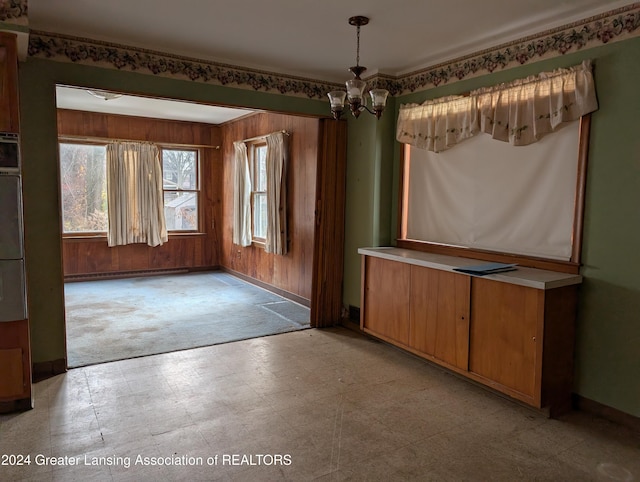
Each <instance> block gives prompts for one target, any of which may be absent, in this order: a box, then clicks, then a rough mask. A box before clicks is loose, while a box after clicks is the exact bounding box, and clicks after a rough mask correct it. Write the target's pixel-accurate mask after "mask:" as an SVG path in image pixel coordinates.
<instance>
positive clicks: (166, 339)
mask: <svg viewBox="0 0 640 482" xmlns="http://www.w3.org/2000/svg"><path fill="white" fill-rule="evenodd" d="M65 308H66V325H67V352H68V365H69V367H79V366H85V365H93V364H96V363H103V362H106V361H114V360H123V359H127V358H132V357H137V356H146V355H151V354H158V353H166V352H171V351H175V350H184V349H189V348H195V347H202V346H208V345H215V344H219V343H227V342H230V341H237V340H244V339H247V338H255V337H260V336H266V335H273V334H276V333H284V332H288V331H295V330H301V329H305V328H309V309H308V308H306V307H304V306H301V305H299V304H297V303H294V302H292V301H289V300H287V299H284V298H282V297H280V296H277V295H275V294H273V293H271V292H269V291H266V290H263V289H261V288H259V287H257V286H254V285H252V284H249V283H246V282H244V281H242V280H240V279H239V278H236V277H234V276H232V275H230V274H228V273H224V272H220V271H214V272H204V273H187V274H178V275H167V276H152V277H143V278H130V279H113V280H99V281H83V282H74V283H66V284H65Z"/></svg>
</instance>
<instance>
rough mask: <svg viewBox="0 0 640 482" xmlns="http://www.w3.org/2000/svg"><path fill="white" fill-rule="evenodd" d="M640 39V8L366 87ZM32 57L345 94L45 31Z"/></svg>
mask: <svg viewBox="0 0 640 482" xmlns="http://www.w3.org/2000/svg"><path fill="white" fill-rule="evenodd" d="M637 36H640V3H634V4H631V5H628V6H626V7H622V8H618V9H616V10H612V11H609V12H605V13H603V14H600V15H597V16H593V17H589V18H586V19H584V20H581V21H578V22H574V23H571V24H567V25H564V26H562V27H558V28H554V29H552V30H547V31H545V32H541V33H539V34H535V35H532V36H529V37H526V38H522V39H519V40H516V41H513V42H509V43H506V44H502V45H499V46H497V47H493V48H491V49H486V50H483V51H479V52H476V53H473V54H470V55H466V56H464V57H460V58H457V59H453V60H451V61H448V62H445V63H441V64H438V65H435V66H431V67H427V68H424V69H421V70H418V71H414V72H411V73H408V74H403V75H400V76H392V75H387V74H382V73H378V74H376V75H374V76H372V77H369V78H368V79H366V80H367V82H368V83H369V85H370V86H371V87H374V86H375V87H378V88H386V89H387V90H389V92H390V93H391V94H392V95H396V96H397V95H403V94H406V93H411V92H417V91H422V90H427V89H430V88H433V87H437V86H438V85H442V84H446V83H452V82H456V81H459V80H463V79H466V78H471V77H475V76H479V75H485V74H489V73H492V72H494V71H496V70H504V69H507V68H511V67H517V66H520V65H524V64H528V63H533V62H537V61H540V60H544V59H548V58H552V57H558V56H562V55H564V54H566V53H569V52H575V51H578V50H585V49H589V48H593V47H596V46H599V45H603V44H607V43H613V42H617V41H621V40H625V39H628V38H632V37H637ZM28 53H29V56H30V57H39V58H45V59H48V60H55V61H60V62H73V63H79V64H85V65H93V66H98V67H103V68H111V69H117V70H125V71H136V72H141V73H147V74H151V75H159V76H163V77H171V78H177V79H182V80H191V81H194V82H204V83H209V84H215V85H222V86H229V87H236V88H241V89H249V90H255V91H263V92H271V93H278V94H282V95H289V96H297V97H306V98H310V99H326V98H327V97H326V94H327V92H329V91H331V90H335V89H336V88H338V89H341V88H342V85H341V84H335V83H330V82H324V81H320V80H313V79H306V78H302V77H296V76H288V75H283V74H276V73H273V72H267V71H261V70H252V69H249V68H244V67H237V66H233V65H228V64H223V63H217V62H210V61H203V60H200V59H194V58H188V57H181V56H177V55H171V54H166V53H162V52H155V51H151V50H145V49H140V48H134V47H129V46H125V45H118V44H112V43H107V42H101V41H97V40H92V39H83V38H77V37H70V36H64V35H59V34H55V33H47V32H39V31H31V33H30V39H29V52H28Z"/></svg>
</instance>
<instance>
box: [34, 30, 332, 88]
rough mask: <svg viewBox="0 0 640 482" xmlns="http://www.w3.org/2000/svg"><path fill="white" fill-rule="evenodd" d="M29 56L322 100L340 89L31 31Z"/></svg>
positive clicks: (285, 76)
mask: <svg viewBox="0 0 640 482" xmlns="http://www.w3.org/2000/svg"><path fill="white" fill-rule="evenodd" d="M29 57H43V58H48V59H54V60H61V61H68V62H75V63H80V64H87V65H99V66H104V67H110V68H116V69H118V70H127V71H131V72H143V73H151V74H154V75H161V76H165V77H173V78H180V79H187V80H193V81H197V82H207V83H212V84H217V85H228V86H234V87H240V88H245V89H253V90H262V91H265V92H278V93H280V94H285V95H296V96H303V97H307V98H310V99H323V98H326V96H327V92H329V91H331V90H335V89H336V88H341V85H340V84H332V83H329V82H321V81H317V80H313V79H305V78H302V77H294V76H287V75H283V74H275V73H272V72H265V71H259V70H252V69H247V68H242V67H236V66H233V65H227V64H222V63H217V62H208V61H204V60H199V59H194V58H189V57H181V56H177V55H170V54H165V53H161V52H154V51H151V50H144V49H139V48H134V47H127V46H124V45H117V44H112V43H107V42H99V41H96V40H90V39H82V38H77V37H68V36H62V35H58V34H49V33H46V32H37V31H32V32H31V35H30V38H29Z"/></svg>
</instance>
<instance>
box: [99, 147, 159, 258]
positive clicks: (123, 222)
mask: <svg viewBox="0 0 640 482" xmlns="http://www.w3.org/2000/svg"><path fill="white" fill-rule="evenodd" d="M107 203H108V206H109V209H108V213H109V214H108V216H109V231H108V233H107V240H108V244H109V246H119V245H126V244H133V243H146V244H148V245H149V246H159V245H162V244H163V243H165V242H166V241H167V240H168V236H167V228H166V224H165V218H164V201H163V192H162V166H161V164H160V156H159V153H158V148H157V146H155V145H153V144H149V143H137V142H113V143H110V144H109V145H107Z"/></svg>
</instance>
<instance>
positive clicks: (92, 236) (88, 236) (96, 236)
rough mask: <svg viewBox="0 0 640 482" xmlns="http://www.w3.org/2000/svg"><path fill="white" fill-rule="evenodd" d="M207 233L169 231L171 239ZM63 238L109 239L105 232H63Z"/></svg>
mask: <svg viewBox="0 0 640 482" xmlns="http://www.w3.org/2000/svg"><path fill="white" fill-rule="evenodd" d="M206 235H207V233H202V232H200V231H176V232H170V233H169V239H171V238H182V237H189V236H193V237H202V236H206ZM62 240H63V241H76V242H78V241H95V242H99V241H102V242H106V241H107V235H106V234H103V233H99V234H63V235H62Z"/></svg>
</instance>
